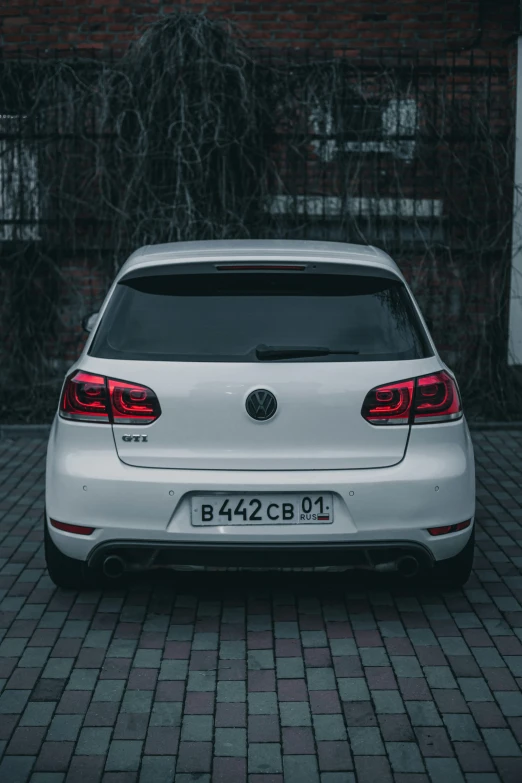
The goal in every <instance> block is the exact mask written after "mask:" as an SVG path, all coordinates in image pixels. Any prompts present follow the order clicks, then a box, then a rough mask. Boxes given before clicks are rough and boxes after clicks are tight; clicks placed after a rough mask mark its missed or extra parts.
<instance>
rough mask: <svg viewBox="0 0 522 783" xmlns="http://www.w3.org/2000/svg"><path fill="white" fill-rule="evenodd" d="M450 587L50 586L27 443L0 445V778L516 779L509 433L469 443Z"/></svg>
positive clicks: (515, 518) (171, 582)
mask: <svg viewBox="0 0 522 783" xmlns="http://www.w3.org/2000/svg"><path fill="white" fill-rule="evenodd" d="M474 440H475V445H476V454H477V461H478V500H479V505H478V522H479V530H478V536H477V553H476V560H475V572H474V576H473V579H472V580H471V581H470V582H469V583H468V585H467V587H466V589H465V590H464V591H457V592H447V593H440V592H435V591H433V592H429V591H427V592H418V591H417V592H416V591H414V590H413V589H405V588H398V587H397V586H396V585H394V584H393V583H391V582H389V581H388V582H386V581H383V579H382V578H380V579H379V580H378V579H376V578H374V577H372V578H365V579H364V580H363V579H361V577H359V576H358V577H357V578H355V576H353V575H352V576H350V578H348V579H347V578H346V577H339V576H335V577H334V576H331V577H326V576H319V575H300V576H288V575H281V576H277V577H275V578H272V577H267V576H266V575H263V574H261V575H260V574H257V575H250V576H243V575H238V574H235V575H234V574H230V575H223V574H214V575H211V576H206V577H202V576H201V575H188V576H187V575H183V576H181V577H179V576H174V575H173V574H171V573H168V572H167V573H165V574H155V575H147V576H143V577H139V578H136V579H134V580H133V581H132V582H131V583H130V584H129V586H128V588H127V589H125V590H118V591H106V592H104V593H102V592H86V593H81V594H76V593H73V592H66V591H61V590H56V589H55V588H54V587H53V585H52V583H51V582H50V580H49V578H48V577H47V575H46V572H45V570H44V560H43V548H42V508H43V489H44V483H43V480H44V452H45V443H44V442H43V441H42V440H16V441H3V442H2V448H1V449H0V471H1V474H0V479H1V480H2V482H3V483H2V486H1V490H2V493H1V495H0V602H1V604H0V610H1V615H0V678H1V679H0V758H2V761H1V762H0V781H1V783H18V782H19V781H20V782H21V781H30V783H62V782H63V781H65V782H66V783H72V782H73V781H81V782H82V783H97V781H104V783H131V781H132V782H133V781H136V782H137V783H138V781H139V783H149V781H150V782H151V783H166V781H169V782H170V781H174V780H175V781H176V783H189V781H198V782H199V783H208V782H210V781H212V783H236V782H237V783H240V782H241V781H247V780H248V782H249V783H280V782H282V781H283V780H284V781H285V782H286V783H315V782H316V781H317V783H319V782H320V783H349V782H352V781H358V782H359V783H366V782H367V781H368V783H374V781H379V783H388V782H389V781H395V783H424V782H426V783H428V781H431V782H432V783H439V781H442V782H443V783H457V782H459V783H464V781H466V782H467V783H494V781H506V783H521V781H522V752H521V743H522V693H521V687H522V607H521V604H520V603H519V601H521V600H522V575H521V571H520V569H521V566H522V432H518V433H517V432H487V433H475V435H474Z"/></svg>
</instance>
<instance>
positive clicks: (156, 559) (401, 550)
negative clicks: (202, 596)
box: [87, 540, 433, 570]
mask: <svg viewBox="0 0 522 783" xmlns="http://www.w3.org/2000/svg"><path fill="white" fill-rule="evenodd" d="M113 555H116V556H118V557H120V558H121V559H122V560H123V561H124V562H125V564H126V567H127V569H128V570H139V569H141V568H150V567H152V566H160V565H177V566H182V565H192V566H210V567H228V568H230V567H239V568H240V567H247V568H248V567H255V568H259V567H261V568H268V567H275V568H285V567H286V568H291V567H302V568H305V567H318V566H351V567H360V568H365V567H366V568H374V567H375V566H385V565H387V564H391V563H394V562H396V561H397V560H399V559H400V558H402V557H405V556H408V555H412V556H414V557H416V559H417V560H418V561H419V564H420V566H421V567H422V568H424V569H427V568H431V567H432V565H433V555H432V554H431V552H430V551H429V549H427V548H426V547H425V546H423V545H421V544H418V543H415V542H411V541H395V542H393V543H392V544H390V542H388V541H382V542H378V541H376V542H360V543H358V544H355V543H337V544H331V543H328V542H323V543H313V544H310V543H301V544H297V543H286V544H284V543H259V544H245V543H235V544H230V543H225V544H202V543H199V542H197V541H194V542H190V541H185V542H177V543H170V544H163V543H161V544H158V542H157V541H140V542H139V543H137V542H136V541H132V540H130V541H125V540H115V541H105V542H103V543H102V544H99V545H98V546H96V547H95V548H94V549H93V550H92V551H91V553H90V555H89V558H88V561H87V562H88V565H89V566H90V567H91V568H94V569H101V568H102V566H103V561H104V560H105V558H107V557H109V556H113Z"/></svg>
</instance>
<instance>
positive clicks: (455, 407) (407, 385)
mask: <svg viewBox="0 0 522 783" xmlns="http://www.w3.org/2000/svg"><path fill="white" fill-rule="evenodd" d="M361 413H362V416H363V418H365V419H366V421H368V422H370V424H435V423H438V422H443V421H453V420H455V419H460V418H461V416H462V405H461V403H460V397H459V393H458V390H457V385H456V383H455V381H454V380H453V378H452V377H451V376H450V375H448V373H447V372H445V371H444V370H443V371H442V372H438V373H434V374H433V375H423V376H421V377H420V378H413V379H411V380H407V381H400V382H398V383H388V384H386V385H384V386H377V387H376V388H375V389H372V390H371V391H369V392H368V394H367V395H366V398H365V400H364V403H363V407H362V410H361Z"/></svg>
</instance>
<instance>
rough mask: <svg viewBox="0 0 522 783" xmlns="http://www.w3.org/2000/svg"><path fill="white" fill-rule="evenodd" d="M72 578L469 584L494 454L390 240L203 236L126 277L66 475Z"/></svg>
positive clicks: (58, 491)
mask: <svg viewBox="0 0 522 783" xmlns="http://www.w3.org/2000/svg"><path fill="white" fill-rule="evenodd" d="M46 497H47V500H46V503H47V514H46V516H47V519H46V552H47V561H48V566H49V570H50V574H51V577H52V578H53V580H54V581H55V582H56V583H57V584H62V585H66V586H81V585H82V584H84V583H86V582H88V581H92V579H93V578H94V576H95V575H96V573H101V572H104V573H105V574H106V575H107V576H113V577H118V576H120V575H121V574H122V573H123V572H124V571H126V570H137V569H144V568H150V567H152V566H159V565H174V566H180V565H192V566H205V565H208V566H217V565H219V566H240V567H241V566H245V567H252V566H265V567H266V566H269V565H274V566H299V567H303V566H304V567H314V566H345V567H359V568H373V569H376V570H398V571H399V572H401V573H402V574H403V575H404V576H416V575H418V574H421V575H426V574H431V573H433V574H435V575H437V577H439V578H443V579H444V580H445V581H447V582H452V583H454V584H455V583H462V582H464V581H465V580H466V579H467V577H468V576H469V572H470V569H471V565H472V559H473V520H474V504H475V487H474V464H473V450H472V445H471V440H470V436H469V432H468V428H467V425H466V423H465V420H464V418H463V414H462V406H461V401H460V397H459V392H458V389H457V385H456V382H455V379H454V378H453V376H452V374H451V372H450V371H449V370H448V368H447V367H446V366H445V365H444V363H443V362H442V361H441V359H440V357H439V356H438V354H437V352H436V349H435V347H434V345H433V343H432V340H431V338H430V336H429V335H428V332H427V330H426V326H425V324H424V322H423V319H422V316H421V314H420V312H419V309H418V307H417V305H416V304H415V302H414V300H413V297H412V295H411V292H410V291H409V289H408V286H407V285H406V283H405V281H404V278H403V277H402V275H401V273H400V271H399V269H398V268H397V266H396V265H395V264H394V262H393V261H392V260H391V259H390V258H389V257H388V256H387V255H386V254H384V253H383V252H382V251H379V250H376V249H374V248H372V247H365V246H357V245H344V244H337V243H320V242H290V241H235V242H224V241H220V242H193V243H179V244H171V245H158V246H154V247H146V248H142V249H140V250H138V251H136V253H134V254H133V255H132V256H131V258H130V259H129V260H128V261H127V262H126V263H125V264H124V266H123V267H122V269H121V271H120V272H119V274H118V276H117V277H116V280H115V281H114V284H113V285H112V287H111V289H110V291H109V293H108V295H107V297H106V300H105V302H104V304H103V306H102V308H101V311H100V313H99V316H97V317H96V318H95V319H94V324H93V329H92V331H91V335H90V336H89V339H88V340H87V343H86V346H85V348H84V351H83V353H82V355H81V356H80V358H79V359H78V361H77V362H76V363H75V365H74V366H73V367H72V368H71V370H70V372H69V373H68V375H67V378H66V380H65V383H64V388H63V392H62V397H61V400H60V407H59V411H58V413H57V416H56V418H55V421H54V423H53V427H52V431H51V436H50V440H49V450H48V461H47V489H46Z"/></svg>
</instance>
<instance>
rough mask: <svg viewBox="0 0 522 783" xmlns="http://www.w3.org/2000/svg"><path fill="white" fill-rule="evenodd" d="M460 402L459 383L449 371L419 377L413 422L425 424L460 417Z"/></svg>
mask: <svg viewBox="0 0 522 783" xmlns="http://www.w3.org/2000/svg"><path fill="white" fill-rule="evenodd" d="M461 416H462V406H461V404H460V397H459V392H458V390H457V384H456V383H455V381H454V380H453V378H452V377H451V376H450V375H448V373H447V372H444V371H442V372H438V373H436V374H435V375H424V376H422V378H417V383H416V386H415V401H414V411H413V423H414V424H424V423H429V422H433V423H435V422H437V421H451V420H452V419H460V417H461Z"/></svg>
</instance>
